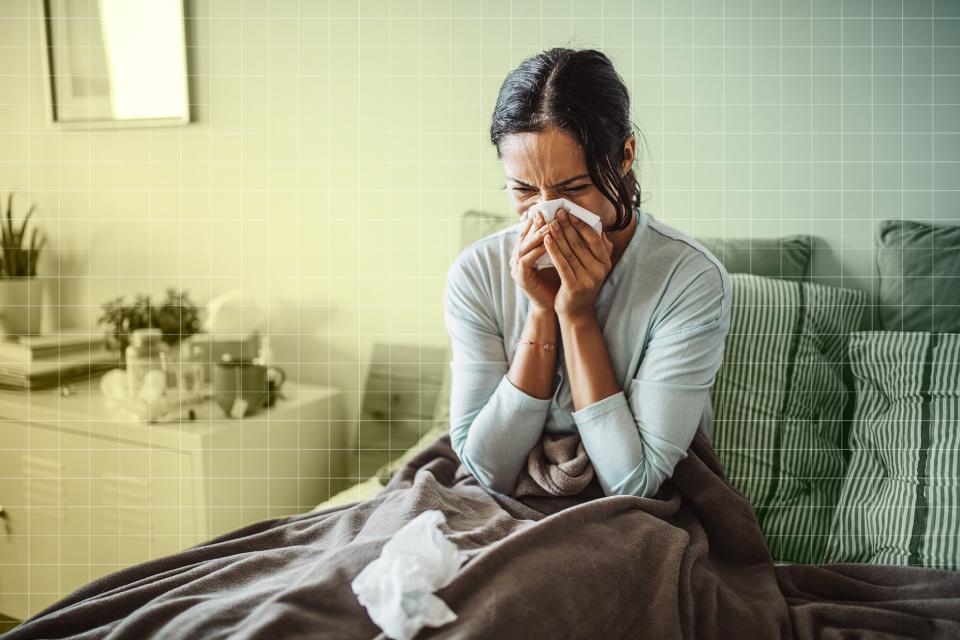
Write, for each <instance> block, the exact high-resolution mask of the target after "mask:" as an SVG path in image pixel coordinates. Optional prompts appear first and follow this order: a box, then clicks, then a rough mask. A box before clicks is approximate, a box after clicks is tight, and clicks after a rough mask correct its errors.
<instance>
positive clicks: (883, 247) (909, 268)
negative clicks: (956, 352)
mask: <svg viewBox="0 0 960 640" xmlns="http://www.w3.org/2000/svg"><path fill="white" fill-rule="evenodd" d="M877 243H878V245H879V246H878V248H877V267H878V269H879V271H880V322H881V326H882V327H883V328H884V329H886V330H887V331H934V332H944V333H960V226H958V225H954V226H945V225H944V226H937V225H931V224H925V223H923V222H914V221H910V220H884V221H883V222H881V223H880V225H879V226H878V227H877Z"/></svg>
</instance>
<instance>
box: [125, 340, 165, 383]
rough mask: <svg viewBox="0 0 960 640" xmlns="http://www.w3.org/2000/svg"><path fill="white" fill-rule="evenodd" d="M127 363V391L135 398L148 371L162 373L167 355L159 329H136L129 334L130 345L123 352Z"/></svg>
mask: <svg viewBox="0 0 960 640" xmlns="http://www.w3.org/2000/svg"><path fill="white" fill-rule="evenodd" d="M125 354H126V362H127V390H128V392H129V396H130V397H133V398H136V397H137V396H138V394H139V393H140V388H141V387H142V386H143V381H144V378H146V377H147V374H148V373H149V372H150V371H153V370H156V371H164V365H165V363H166V361H167V359H168V356H169V353H168V348H167V345H166V343H164V341H163V332H162V331H161V330H160V329H155V328H149V329H136V330H134V331H133V333H131V334H130V345H129V346H128V347H127V350H126V352H125Z"/></svg>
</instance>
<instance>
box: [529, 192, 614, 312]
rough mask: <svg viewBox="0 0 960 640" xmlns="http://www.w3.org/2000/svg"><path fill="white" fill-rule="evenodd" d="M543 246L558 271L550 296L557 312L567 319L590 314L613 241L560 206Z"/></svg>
mask: <svg viewBox="0 0 960 640" xmlns="http://www.w3.org/2000/svg"><path fill="white" fill-rule="evenodd" d="M544 245H545V246H546V248H547V253H548V254H549V255H550V259H551V260H553V265H554V267H555V268H556V270H557V273H559V274H560V283H561V284H560V289H559V291H557V295H556V298H555V299H554V310H555V311H556V312H557V315H558V316H560V317H561V318H562V317H566V318H571V319H579V318H581V317H590V316H593V314H594V304H595V302H596V300H597V294H598V293H599V292H600V287H601V286H602V285H603V282H604V280H606V278H607V274H608V273H610V269H611V267H612V263H611V260H610V255H611V253H612V252H613V243H612V242H610V239H609V238H607V236H606V234H600V235H598V234H597V233H596V232H595V231H594V230H593V229H592V228H590V227H589V226H587V224H586V223H585V222H584V221H583V220H581V219H580V218H578V217H576V216H572V215H570V214H569V213H567V212H566V211H564V210H563V209H560V210H558V211H557V216H556V219H555V220H553V221H552V222H551V223H550V230H549V232H547V237H545V238H544Z"/></svg>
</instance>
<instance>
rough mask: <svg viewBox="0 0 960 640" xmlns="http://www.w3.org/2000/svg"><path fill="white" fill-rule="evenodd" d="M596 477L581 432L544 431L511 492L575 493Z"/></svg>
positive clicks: (519, 493)
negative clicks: (558, 432)
mask: <svg viewBox="0 0 960 640" xmlns="http://www.w3.org/2000/svg"><path fill="white" fill-rule="evenodd" d="M592 480H593V464H591V462H590V457H589V456H588V455H587V450H586V448H585V447H584V446H583V441H582V440H581V439H580V433H579V432H576V431H574V432H573V433H564V434H556V433H549V432H547V431H544V432H543V434H542V435H541V436H540V439H539V440H538V441H537V443H536V444H535V445H534V446H533V449H531V450H530V453H529V454H528V455H527V467H526V468H525V469H523V470H521V472H520V477H519V478H518V479H517V486H516V488H515V489H514V490H513V492H512V493H511V494H510V495H512V496H513V497H515V498H520V497H523V496H572V495H576V494H578V493H580V492H581V491H583V490H584V489H586V488H587V485H589V484H590V482H591V481H592Z"/></svg>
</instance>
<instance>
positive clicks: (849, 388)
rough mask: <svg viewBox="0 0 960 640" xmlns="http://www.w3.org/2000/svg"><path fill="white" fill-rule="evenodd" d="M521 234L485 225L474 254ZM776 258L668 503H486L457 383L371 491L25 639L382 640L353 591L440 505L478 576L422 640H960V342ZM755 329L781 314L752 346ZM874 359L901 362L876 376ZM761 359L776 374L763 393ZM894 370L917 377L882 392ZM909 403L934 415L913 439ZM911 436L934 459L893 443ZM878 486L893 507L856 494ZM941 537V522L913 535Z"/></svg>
mask: <svg viewBox="0 0 960 640" xmlns="http://www.w3.org/2000/svg"><path fill="white" fill-rule="evenodd" d="M509 223H511V221H510V220H505V219H502V218H501V219H497V218H496V217H492V216H491V217H484V216H483V215H482V214H477V213H476V212H472V213H469V214H468V215H467V216H465V217H464V240H463V241H464V243H469V242H471V241H472V240H471V238H473V237H481V236H482V235H485V234H486V233H489V232H491V230H495V229H496V228H500V226H502V225H504V224H509ZM748 244H749V245H750V247H749V250H751V251H754V250H756V247H755V246H754V245H755V244H757V243H753V242H751V243H748ZM758 246H762V247H763V248H764V250H765V251H769V256H767V257H771V256H772V257H773V258H772V259H770V260H766V261H765V260H764V257H763V256H762V255H761V256H751V257H750V259H749V260H747V263H748V264H750V265H752V266H755V267H757V268H758V269H774V270H775V272H772V273H766V274H764V273H741V274H739V275H737V276H736V278H735V283H736V284H735V287H736V289H735V300H736V299H738V298H739V300H740V304H739V306H738V309H739V310H738V311H737V312H736V313H737V314H739V315H735V317H734V321H733V322H732V325H731V334H732V336H731V338H729V342H728V345H727V346H728V352H727V354H726V355H725V361H724V365H723V367H722V368H721V375H718V380H717V383H716V384H715V387H714V390H713V391H712V393H713V395H714V402H715V408H716V409H715V410H716V414H715V420H716V423H715V440H714V441H712V442H711V441H708V440H707V439H706V438H705V436H704V435H703V434H702V433H700V432H698V434H697V436H696V438H695V440H694V442H693V445H692V446H691V448H690V451H689V455H688V457H687V458H686V459H684V460H683V461H681V463H680V464H679V465H678V466H677V468H676V470H675V472H674V474H673V477H672V478H671V479H669V480H668V481H667V482H665V483H664V485H663V486H662V487H661V488H660V490H659V491H658V493H657V494H656V495H655V496H653V497H651V498H640V497H637V496H605V495H603V492H602V489H600V487H599V485H598V483H597V482H596V481H594V482H592V483H591V484H590V485H589V486H588V487H587V489H586V490H584V491H583V492H582V493H581V494H578V495H574V496H566V497H543V496H522V497H518V496H513V495H506V494H501V493H498V492H494V491H490V490H489V489H487V488H485V487H483V486H481V485H480V484H479V483H478V482H477V481H476V479H474V478H473V477H472V476H471V475H470V474H469V473H467V472H466V471H465V469H464V467H463V466H462V465H460V464H459V460H458V459H457V456H456V454H455V453H454V451H453V450H452V448H451V445H450V438H449V432H448V428H447V427H448V424H449V421H448V416H449V413H448V412H449V408H448V406H447V398H448V397H449V383H450V380H449V377H448V376H444V379H443V381H442V383H441V384H440V387H439V391H438V392H437V394H436V398H437V401H436V405H435V410H434V412H433V414H432V416H431V417H430V420H429V422H428V423H426V426H425V423H423V422H418V423H416V424H417V427H416V428H417V432H416V435H417V437H416V439H415V442H414V444H413V445H412V446H410V447H408V448H406V449H404V450H402V451H400V452H397V453H399V455H397V456H395V457H393V459H392V460H390V461H389V462H388V463H386V464H384V465H382V466H381V467H379V468H378V469H377V470H376V472H374V473H372V474H371V475H369V476H368V477H366V478H365V479H363V480H362V481H361V482H359V483H357V484H356V485H354V486H352V487H350V488H348V489H346V490H344V491H342V492H340V493H339V494H337V495H335V496H333V497H332V498H331V499H330V500H327V501H326V502H324V503H322V504H320V505H317V507H316V508H315V509H313V510H311V511H309V512H306V513H302V514H298V515H294V516H289V517H284V518H278V519H274V520H267V521H263V522H259V523H255V524H252V525H249V526H246V527H243V528H242V529H239V530H237V531H233V532H231V533H229V534H226V535H223V536H220V537H218V538H216V539H213V540H210V541H208V542H205V543H203V544H200V545H197V546H195V547H191V548H189V549H187V550H185V551H183V552H180V553H176V554H173V555H170V556H166V557H163V558H157V559H155V560H152V561H150V562H147V563H144V564H141V565H136V566H133V567H129V568H126V569H124V570H121V571H119V572H117V573H114V574H111V575H108V576H104V577H102V578H100V579H98V580H97V581H95V582H93V583H90V584H88V585H86V586H84V587H82V588H81V589H79V590H77V591H75V592H74V593H72V594H70V595H69V596H67V597H66V598H64V599H63V600H61V601H59V602H57V603H55V604H53V605H51V607H49V608H48V609H47V610H45V611H42V612H40V613H38V614H37V615H35V616H34V617H33V618H31V619H30V620H28V621H26V622H25V623H24V624H22V625H20V626H19V627H17V628H15V629H14V630H13V631H12V632H11V634H10V636H9V638H10V639H11V640H20V639H26V638H41V637H43V638H61V637H69V636H71V635H75V634H83V635H82V637H86V638H99V637H110V638H112V639H120V638H138V639H139V638H145V637H170V638H192V637H204V638H228V637H230V638H237V637H239V638H257V637H283V638H301V637H302V638H308V637H309V638H372V637H383V635H382V634H380V629H379V628H378V627H377V626H376V625H375V624H374V623H373V622H372V621H371V619H370V617H369V616H368V615H367V613H366V611H365V610H364V609H363V607H362V606H361V605H360V604H359V603H358V601H357V598H356V597H355V595H354V594H353V593H352V592H351V589H350V581H351V579H352V578H353V577H355V576H356V575H357V574H358V573H359V572H360V570H361V569H362V568H363V567H365V566H366V565H367V564H369V563H370V562H372V561H373V560H374V559H376V558H377V557H378V556H379V554H380V552H381V550H382V549H383V546H384V545H385V544H386V542H387V541H388V540H390V539H391V536H392V535H393V534H394V533H395V532H396V531H397V529H398V528H400V527H402V526H403V525H404V524H406V523H408V522H410V521H411V520H412V519H413V518H415V517H416V516H417V515H418V514H421V513H423V512H424V511H425V510H428V509H436V510H439V511H441V512H442V513H443V514H444V515H445V516H446V522H445V523H444V524H443V525H441V529H442V531H443V533H444V535H445V536H446V537H447V539H449V540H451V541H453V542H454V543H456V545H457V547H458V548H459V549H460V550H462V551H463V552H464V553H465V554H466V555H467V557H468V559H467V561H466V563H465V564H464V565H463V567H462V568H461V569H460V571H459V572H458V574H457V576H456V578H455V579H454V580H453V582H451V583H450V584H449V585H448V586H446V587H444V588H442V589H441V590H439V591H438V592H437V595H438V596H440V597H441V598H442V599H443V601H444V602H445V603H446V604H447V605H448V606H449V607H450V608H451V609H452V610H453V611H454V612H455V613H456V615H457V616H458V617H457V619H456V620H455V621H454V622H452V623H450V624H447V625H444V626H441V627H439V628H424V629H423V630H421V632H420V633H419V634H418V635H417V636H416V637H417V638H428V637H429V638H447V637H449V638H453V637H458V638H460V637H478V638H486V637H507V638H509V637H603V638H633V637H638V636H649V637H657V638H689V637H697V638H726V637H730V636H731V635H737V636H754V637H761V638H768V637H771V638H772V637H782V638H815V637H818V638H819V637H878V636H882V637H908V638H930V637H943V638H949V637H960V571H957V570H956V569H957V567H956V561H957V552H956V548H955V547H950V546H949V545H948V546H947V547H943V545H942V544H941V543H942V542H943V541H944V540H946V541H948V542H949V541H951V540H953V541H956V540H957V539H958V538H960V535H958V531H957V530H956V529H944V528H943V526H944V525H943V524H942V523H943V521H944V518H941V517H940V515H941V514H942V513H945V512H946V513H949V512H951V510H952V511H953V512H955V511H956V506H957V505H956V495H957V489H956V487H955V486H954V484H955V483H954V484H950V482H949V481H947V480H946V478H950V477H953V478H955V477H956V469H955V468H954V467H951V464H953V461H954V460H955V456H956V451H955V449H956V447H955V446H954V447H953V448H952V449H951V445H950V443H951V442H954V440H951V439H950V436H949V434H950V433H955V432H956V419H955V417H956V415H958V412H957V411H956V407H960V397H958V396H960V390H958V387H960V385H957V384H956V381H957V380H958V379H960V378H958V377H954V373H953V372H955V371H956V367H957V366H960V365H958V364H957V362H958V358H957V354H960V335H957V334H949V333H937V332H933V331H929V332H916V331H912V332H911V331H899V332H893V331H880V332H877V331H861V329H862V328H863V327H862V324H863V319H864V313H865V312H868V311H869V310H870V309H869V305H868V302H867V298H866V296H865V295H864V294H863V293H862V292H855V291H841V290H838V289H835V288H829V287H826V288H824V287H822V286H821V285H817V284H815V283H811V282H809V281H808V279H807V278H805V277H804V276H803V273H804V271H803V270H804V269H806V268H807V265H805V264H800V263H802V262H803V260H801V259H798V260H799V261H797V260H794V258H797V255H799V254H798V252H799V253H803V252H804V251H806V252H807V254H808V257H809V247H810V245H809V243H805V241H804V240H803V239H802V238H801V239H798V238H787V239H773V240H771V242H769V243H759V244H758ZM728 250H729V252H730V255H725V259H726V260H729V261H730V264H734V263H735V261H736V260H738V259H739V258H738V256H737V249H736V243H729V244H726V245H723V246H718V247H716V252H717V253H718V255H719V253H721V252H722V253H725V254H726V253H727V252H728ZM754 258H756V259H754ZM801 267H802V268H801ZM755 313H764V314H767V315H766V316H764V318H763V319H764V322H763V323H762V329H757V330H755V331H754V330H751V329H748V328H749V327H753V326H756V325H757V324H758V322H757V318H756V317H755V316H753V315H751V314H755ZM904 328H909V327H904ZM758 332H759V333H758ZM777 333H782V334H783V339H769V340H758V339H757V336H759V335H765V336H767V337H770V336H773V337H774V338H777ZM878 334H880V335H878ZM764 349H767V350H768V351H763V350H764ZM896 354H901V356H900V357H902V358H903V362H902V363H901V364H900V365H897V364H896V363H895V361H894V360H891V359H892V358H895V357H896ZM877 361H883V362H894V366H888V367H882V368H880V369H881V370H880V371H874V369H877V367H875V366H874V365H873V363H876V362H877ZM758 363H766V364H767V365H769V370H764V371H763V372H762V373H763V375H756V367H757V366H759V365H758ZM951 363H952V366H953V367H954V368H953V369H951ZM749 367H752V369H751V368H749ZM911 367H915V371H916V372H917V375H916V376H912V377H909V379H910V380H913V379H917V380H919V381H920V382H922V384H921V385H920V386H918V387H917V388H916V389H914V390H913V391H911V393H913V392H915V393H913V395H911V393H907V392H906V391H904V389H906V387H905V386H904V385H903V384H901V383H902V382H903V380H904V379H906V378H903V377H902V376H903V375H906V373H905V372H911V371H914V369H911ZM890 372H894V373H896V374H898V375H901V377H900V378H895V379H891V380H884V379H880V378H882V377H883V376H888V377H889V375H890ZM431 384H435V381H431ZM898 384H899V385H900V386H899V387H898V386H897V385H898ZM884 385H886V387H884ZM951 385H953V386H951ZM891 387H892V388H897V389H899V390H900V391H899V392H898V393H899V394H900V396H902V398H903V402H904V403H905V405H904V406H907V407H914V406H916V407H918V409H917V414H916V416H917V417H916V419H915V420H914V421H913V422H910V423H907V422H905V421H904V420H905V416H909V415H910V412H909V410H907V409H904V407H902V406H896V402H890V401H889V399H890V396H892V395H893V394H892V393H890V392H889V388H891ZM744 398H755V399H759V400H756V401H753V402H746V401H744ZM771 398H773V399H776V402H772V401H771V403H767V400H769V399H771ZM882 398H887V399H886V400H883V399H882ZM917 403H919V404H917ZM951 411H952V413H951ZM950 416H953V417H952V418H951V417H950ZM909 424H916V425H918V426H919V433H920V436H922V438H921V440H918V441H917V442H918V443H919V444H920V445H922V446H915V447H903V446H902V442H901V446H900V447H899V448H897V447H894V446H892V444H893V443H892V442H890V441H888V442H886V444H885V446H882V445H883V441H882V438H884V437H889V436H890V434H895V435H896V434H898V436H903V434H904V433H907V432H909V429H906V431H905V427H904V425H909ZM396 426H397V428H402V426H401V425H396ZM744 426H746V427H749V428H743V427H744ZM894 428H898V429H899V431H896V430H895V429H894ZM408 435H409V434H408ZM768 436H776V440H775V441H774V440H771V441H770V442H775V443H776V444H777V446H771V445H770V444H769V442H768V441H767V440H765V438H767V437H768ZM878 443H879V444H878ZM895 450H896V451H899V452H900V453H898V454H897V455H904V456H913V457H910V458H904V460H905V461H906V462H905V463H904V465H902V466H903V468H904V469H908V470H909V469H913V470H922V471H924V472H925V473H927V475H926V476H924V477H923V478H920V479H919V480H918V479H917V478H916V477H914V478H913V481H912V484H911V483H904V482H901V481H900V478H898V477H893V476H889V477H888V476H884V475H883V473H881V472H880V471H877V470H875V469H873V467H871V466H870V464H871V457H870V456H871V455H876V454H877V452H878V451H895ZM917 456H919V457H917ZM951 456H954V457H951ZM931 461H934V463H933V464H931ZM880 462H881V463H882V464H888V463H889V460H881V461H880ZM901 462H903V461H901ZM921 463H924V464H926V465H927V466H926V467H924V466H923V464H921ZM881 466H882V465H881ZM931 469H934V470H936V469H939V470H940V471H936V472H937V473H943V474H945V475H943V476H936V477H935V476H934V475H931V474H932V473H934V471H931ZM944 470H945V471H944ZM870 473H872V474H874V475H873V476H871V477H873V478H874V479H875V480H877V482H876V484H877V485H878V486H879V489H877V492H876V495H874V494H873V493H871V491H872V490H867V489H864V488H863V487H860V486H859V485H858V484H857V482H858V481H859V479H860V478H861V477H867V475H866V474H870ZM838 474H839V475H838ZM930 478H935V480H936V481H935V482H929V480H930ZM921 485H923V486H927V485H935V486H934V488H936V489H937V491H939V493H937V492H933V493H929V492H928V493H923V492H921V491H920V490H919V489H918V488H917V487H919V486H921ZM901 486H910V487H911V488H912V490H913V491H914V494H915V495H914V494H910V495H909V496H907V495H906V494H898V493H896V492H897V491H898V490H899V489H900V487H901ZM874 498H876V500H878V501H879V502H877V501H876V500H875V501H874V502H870V500H872V499H874ZM907 498H909V499H907ZM921 498H922V499H921ZM892 500H896V502H891V501H892ZM901 503H902V504H901ZM907 503H909V504H907ZM878 504H879V505H880V506H883V505H884V504H886V505H891V504H892V505H900V506H901V507H902V512H901V511H898V510H897V508H900V507H897V508H893V509H878V508H877V505H878ZM862 513H868V514H869V513H880V514H881V518H886V519H887V521H889V522H897V521H898V520H897V519H898V518H902V520H903V522H904V523H906V525H909V526H904V527H889V526H887V527H884V526H883V522H882V520H881V521H880V524H879V525H878V524H877V522H875V521H871V520H870V519H869V518H867V519H866V520H865V522H864V524H863V525H861V529H856V528H855V525H854V524H851V522H856V518H853V519H852V520H851V518H849V517H848V516H849V515H850V514H862ZM928 521H929V522H936V523H939V524H937V526H936V527H932V528H931V527H928V528H924V527H923V526H919V528H918V524H919V525H923V524H924V523H926V522H928ZM947 526H950V525H949V523H948V525H947ZM851 527H854V528H851ZM938 527H939V528H938ZM938 545H940V546H938ZM900 550H902V553H900ZM898 554H899V555H898Z"/></svg>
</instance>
